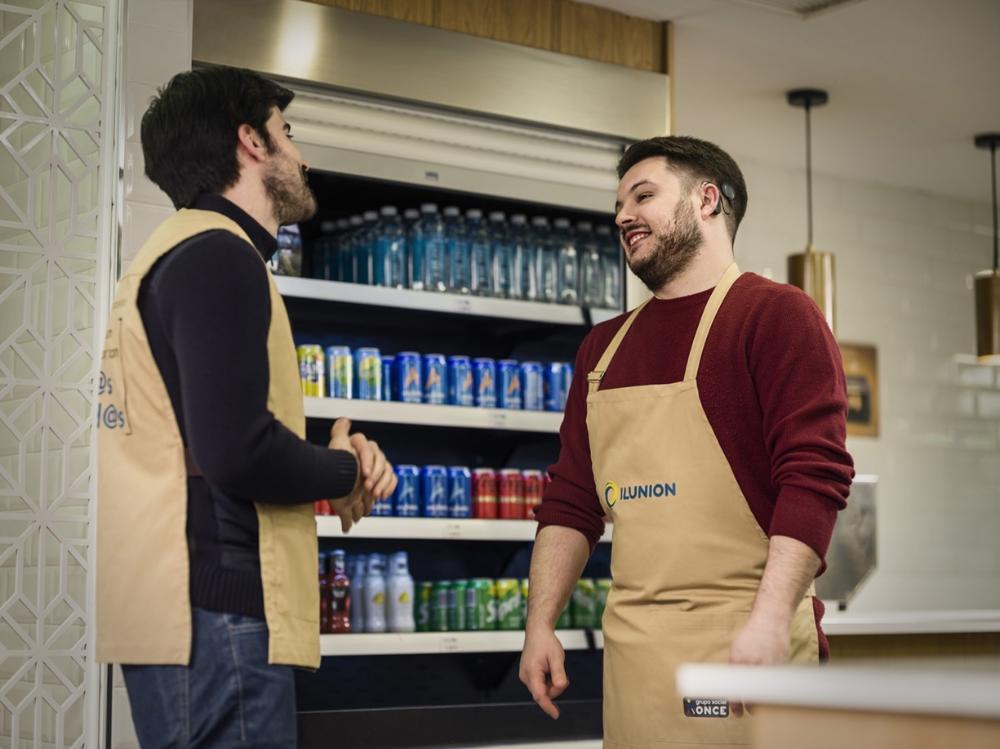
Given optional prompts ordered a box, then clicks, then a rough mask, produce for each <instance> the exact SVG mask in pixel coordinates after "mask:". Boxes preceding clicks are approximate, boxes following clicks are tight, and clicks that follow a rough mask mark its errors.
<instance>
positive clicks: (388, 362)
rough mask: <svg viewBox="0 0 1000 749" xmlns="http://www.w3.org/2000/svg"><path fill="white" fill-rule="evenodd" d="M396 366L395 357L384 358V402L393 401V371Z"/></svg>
mask: <svg viewBox="0 0 1000 749" xmlns="http://www.w3.org/2000/svg"><path fill="white" fill-rule="evenodd" d="M395 365H396V357H395V356H383V357H382V400H384V401H391V400H393V397H392V370H393V368H394V367H395Z"/></svg>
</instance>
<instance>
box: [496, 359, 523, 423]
mask: <svg viewBox="0 0 1000 749" xmlns="http://www.w3.org/2000/svg"><path fill="white" fill-rule="evenodd" d="M497 405H498V406H499V407H500V408H509V409H512V410H516V411H520V410H521V406H522V405H523V400H522V398H521V365H520V364H518V363H517V362H516V361H514V360H513V359H501V360H500V361H499V362H498V363H497Z"/></svg>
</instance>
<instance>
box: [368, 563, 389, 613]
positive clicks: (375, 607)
mask: <svg viewBox="0 0 1000 749" xmlns="http://www.w3.org/2000/svg"><path fill="white" fill-rule="evenodd" d="M385 592H386V591H385V557H383V556H382V555H381V554H372V555H370V556H369V557H368V569H367V574H366V575H365V632H385V630H386V620H385Z"/></svg>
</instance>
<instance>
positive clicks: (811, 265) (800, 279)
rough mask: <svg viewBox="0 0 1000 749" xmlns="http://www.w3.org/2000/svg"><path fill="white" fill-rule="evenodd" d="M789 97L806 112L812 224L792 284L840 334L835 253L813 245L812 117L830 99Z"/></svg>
mask: <svg viewBox="0 0 1000 749" xmlns="http://www.w3.org/2000/svg"><path fill="white" fill-rule="evenodd" d="M786 96H787V97H788V103H789V104H791V105H792V106H793V107H802V108H804V109H805V110H806V207H807V208H806V210H807V218H808V223H809V239H808V241H807V242H806V250H805V252H799V253H796V254H794V255H789V256H788V283H790V284H792V285H793V286H798V287H799V288H800V289H802V290H803V291H804V292H806V294H808V295H809V296H811V297H812V298H813V301H815V302H816V304H817V306H818V307H819V309H820V311H821V312H822V313H823V317H825V318H826V322H827V324H828V325H829V326H830V330H832V331H833V332H834V333H836V331H837V328H836V324H837V283H836V273H835V271H836V267H835V264H834V257H833V253H832V252H821V251H819V250H817V249H816V247H815V246H814V245H813V216H812V128H811V121H810V116H809V115H810V112H811V111H812V108H813V107H820V106H822V105H824V104H826V103H827V102H828V101H829V100H830V97H829V95H828V94H827V92H826V91H822V90H820V89H816V88H797V89H794V90H792V91H789V92H788V93H787V94H786Z"/></svg>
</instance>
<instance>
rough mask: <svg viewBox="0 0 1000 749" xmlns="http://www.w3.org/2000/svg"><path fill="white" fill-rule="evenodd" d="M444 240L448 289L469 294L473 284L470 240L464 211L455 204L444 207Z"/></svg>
mask: <svg viewBox="0 0 1000 749" xmlns="http://www.w3.org/2000/svg"><path fill="white" fill-rule="evenodd" d="M444 242H445V254H446V255H447V257H448V274H447V283H448V290H449V291H452V292H454V293H456V294H468V293H469V287H470V286H471V285H472V269H471V267H470V263H471V256H470V255H469V242H468V240H467V239H466V237H465V222H464V221H462V212H461V211H460V210H459V209H458V208H456V207H455V206H453V205H450V206H448V207H447V208H445V209H444Z"/></svg>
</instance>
